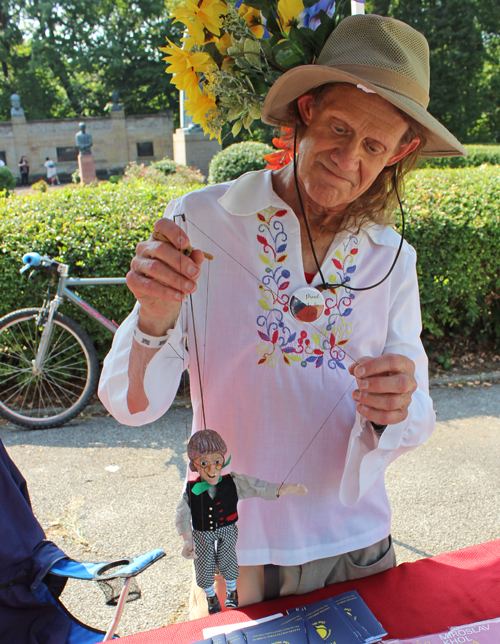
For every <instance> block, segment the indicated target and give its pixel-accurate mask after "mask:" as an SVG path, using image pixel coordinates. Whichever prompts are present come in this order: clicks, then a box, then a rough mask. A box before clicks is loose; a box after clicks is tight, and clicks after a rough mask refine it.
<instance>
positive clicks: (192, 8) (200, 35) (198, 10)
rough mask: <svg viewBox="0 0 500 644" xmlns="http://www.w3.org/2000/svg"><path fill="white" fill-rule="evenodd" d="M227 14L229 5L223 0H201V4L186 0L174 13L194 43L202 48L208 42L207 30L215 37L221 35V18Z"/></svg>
mask: <svg viewBox="0 0 500 644" xmlns="http://www.w3.org/2000/svg"><path fill="white" fill-rule="evenodd" d="M226 13H227V5H226V3H225V2H223V1H222V0H201V2H199V3H198V2H194V1H193V0H184V2H183V4H182V5H181V6H179V7H178V8H177V9H176V10H175V11H174V12H173V15H174V17H175V18H176V21H177V22H182V23H184V24H185V25H186V27H187V29H188V31H189V35H190V36H191V38H192V39H193V41H194V42H195V43H196V44H197V45H199V46H201V45H203V44H204V43H205V41H206V38H205V30H206V31H208V32H210V33H212V34H214V35H215V36H219V35H220V30H221V27H222V20H221V18H220V17H221V16H225V15H226Z"/></svg>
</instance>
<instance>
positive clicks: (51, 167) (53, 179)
mask: <svg viewBox="0 0 500 644" xmlns="http://www.w3.org/2000/svg"><path fill="white" fill-rule="evenodd" d="M43 165H44V166H45V167H46V168H47V181H48V182H49V184H50V185H51V186H55V185H59V184H60V183H61V182H60V181H59V177H58V176H57V170H56V166H55V163H54V162H53V161H52V159H50V158H49V157H45V163H44V164H43Z"/></svg>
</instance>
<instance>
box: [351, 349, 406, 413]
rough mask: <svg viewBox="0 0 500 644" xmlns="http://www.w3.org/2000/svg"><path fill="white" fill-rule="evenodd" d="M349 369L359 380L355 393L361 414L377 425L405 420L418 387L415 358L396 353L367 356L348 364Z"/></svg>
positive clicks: (357, 406) (354, 397)
mask: <svg viewBox="0 0 500 644" xmlns="http://www.w3.org/2000/svg"><path fill="white" fill-rule="evenodd" d="M349 373H350V374H351V375H353V376H354V377H355V378H356V381H357V384H358V389H356V390H355V391H353V393H352V397H353V399H354V400H355V401H356V402H357V403H358V404H357V405H356V409H357V410H358V412H359V413H360V414H361V416H363V417H364V418H366V419H367V420H370V421H373V422H374V423H376V424H377V425H395V424H396V423H400V422H401V421H403V420H405V418H406V417H407V416H408V407H409V406H410V403H411V396H412V394H413V392H414V391H415V389H416V388H417V381H416V380H415V377H414V374H415V363H414V362H413V360H410V359H409V358H407V357H406V356H400V355H396V354H394V353H386V354H385V355H383V356H380V357H379V358H370V357H366V356H365V357H363V358H360V359H359V360H358V361H357V363H354V364H351V365H350V366H349Z"/></svg>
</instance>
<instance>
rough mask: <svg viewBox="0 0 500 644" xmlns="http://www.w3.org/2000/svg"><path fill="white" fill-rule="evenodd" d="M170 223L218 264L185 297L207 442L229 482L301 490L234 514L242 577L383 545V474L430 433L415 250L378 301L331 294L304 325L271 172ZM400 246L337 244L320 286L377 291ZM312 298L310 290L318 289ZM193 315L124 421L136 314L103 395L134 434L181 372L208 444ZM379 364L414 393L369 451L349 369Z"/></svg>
mask: <svg viewBox="0 0 500 644" xmlns="http://www.w3.org/2000/svg"><path fill="white" fill-rule="evenodd" d="M180 214H183V215H184V218H185V221H183V220H182V219H183V218H182V217H178V216H177V215H180ZM166 216H168V217H174V218H175V221H176V223H178V224H179V225H181V226H182V227H183V228H184V230H186V232H187V234H188V236H189V238H190V241H191V244H192V246H193V247H194V248H201V249H202V250H204V251H206V252H209V253H212V254H213V255H214V260H213V261H212V262H208V261H205V262H204V264H203V267H202V274H201V276H200V278H199V280H198V288H197V291H196V293H195V294H194V295H193V306H194V318H195V324H196V336H197V337H196V339H197V342H198V359H199V364H200V372H201V381H202V387H203V396H204V406H205V416H206V426H207V428H208V429H215V430H217V431H218V432H219V433H220V434H221V435H222V437H223V438H224V440H225V441H226V443H227V446H228V453H230V454H232V466H233V467H234V468H235V469H236V470H237V471H240V472H241V471H242V472H245V473H247V474H248V475H250V476H255V477H259V478H261V479H265V480H268V481H285V480H286V481H287V482H296V483H302V484H304V485H305V486H306V487H307V488H308V490H309V492H308V494H307V495H306V496H303V497H298V496H293V497H289V498H287V499H286V501H287V502H286V503H279V504H276V503H272V504H269V503H265V502H264V501H262V500H260V499H249V500H248V501H245V503H244V504H242V506H241V511H240V518H239V523H238V526H239V534H240V536H239V539H238V548H237V549H238V558H239V561H240V564H241V565H255V564H265V563H274V564H278V565H298V564H302V563H305V562H307V561H312V560H314V559H321V558H324V557H330V556H334V555H337V554H341V553H345V552H350V551H352V550H356V549H358V548H362V547H365V546H368V545H371V544H373V543H376V542H377V541H379V540H381V539H383V538H385V537H386V536H387V535H388V534H389V532H390V529H391V528H390V516H391V511H390V505H389V499H388V497H387V494H386V491H385V486H384V472H385V469H386V468H387V466H388V465H389V464H390V463H391V462H392V461H394V459H396V458H397V457H398V456H400V455H401V454H403V453H405V452H406V451H408V450H410V449H412V448H414V447H416V446H418V445H419V444H420V443H422V442H423V441H424V440H425V439H426V438H427V437H428V436H429V435H430V433H431V432H432V430H433V428H434V421H435V415H434V412H433V408H432V401H431V399H430V397H429V394H428V376H427V358H426V355H425V352H424V350H423V347H422V344H421V342H420V331H421V318H420V306H419V295H418V285H417V276H416V267H415V263H416V257H415V251H414V250H413V248H412V247H411V246H409V244H407V243H406V242H405V243H404V245H403V249H402V252H401V256H400V258H399V259H398V261H397V263H396V266H395V268H394V270H393V272H392V273H391V275H390V276H389V277H388V279H387V280H386V281H385V282H383V283H382V284H381V285H380V286H378V287H376V288H374V289H372V290H369V291H364V292H353V291H350V292H349V291H348V290H347V289H346V288H341V289H337V290H336V292H329V293H326V294H325V298H326V308H325V312H324V314H323V316H322V317H321V318H320V319H318V320H317V321H316V322H314V323H312V324H303V323H301V322H298V321H297V320H295V319H294V318H292V317H291V315H290V313H289V311H288V307H289V302H290V298H291V296H292V294H293V293H294V291H296V290H297V289H298V288H299V287H302V286H305V284H306V283H305V278H304V268H303V263H302V251H301V240H300V227H299V221H298V219H297V217H296V216H295V214H294V213H293V212H292V211H291V209H290V208H289V207H288V206H287V204H286V203H285V202H283V201H282V200H281V199H280V198H279V197H278V196H277V195H276V193H275V192H274V191H273V187H272V179H271V172H269V171H261V172H255V173H248V174H246V175H244V176H242V177H240V178H239V179H238V180H237V181H235V182H232V183H229V184H227V183H226V184H220V185H215V186H209V187H207V188H204V189H202V190H199V191H196V192H193V193H190V194H188V195H185V196H184V197H182V198H180V199H178V200H176V201H173V202H172V203H171V204H169V206H168V207H167V211H166ZM399 242H400V237H399V235H398V234H397V233H396V232H395V231H394V230H393V229H392V228H390V227H383V226H376V225H370V226H368V227H365V228H363V229H362V230H361V232H360V233H359V234H357V235H354V234H352V233H348V232H345V233H342V234H340V235H337V237H336V238H335V240H334V242H333V244H332V246H331V248H330V249H329V251H328V253H327V255H326V257H325V260H324V262H323V265H322V271H323V274H324V275H325V278H326V279H327V280H328V281H329V282H337V283H339V282H342V281H344V280H345V279H346V278H349V279H350V281H351V283H352V285H353V286H357V287H361V286H368V285H371V284H374V283H376V282H377V281H378V280H380V279H382V278H383V277H384V276H385V275H386V273H387V271H388V270H389V268H390V266H391V264H392V262H393V260H394V257H395V254H396V251H397V248H398V246H399ZM319 283H320V278H319V275H316V276H315V278H314V280H313V285H317V284H319ZM188 304H189V300H188V299H186V301H185V303H184V305H183V309H182V313H181V315H180V317H179V320H178V322H177V325H176V327H175V328H174V329H173V330H172V331H171V332H170V333H169V340H168V342H167V343H166V344H165V345H164V346H163V347H162V348H161V349H160V350H159V351H158V352H157V353H156V355H155V356H154V358H153V359H152V360H151V362H150V364H149V366H148V368H147V371H146V375H145V391H146V395H147V397H148V400H149V407H148V408H147V409H146V410H145V411H143V412H140V413H137V414H134V415H131V414H130V412H129V411H128V407H127V402H126V398H127V389H128V375H127V370H128V360H129V353H130V348H131V346H132V342H133V341H134V340H133V330H134V326H135V324H136V320H137V315H138V305H136V308H135V309H134V310H133V311H132V313H131V314H130V316H129V317H128V318H127V319H126V320H125V321H124V322H123V324H122V325H121V326H120V328H119V329H118V331H117V332H116V335H115V338H114V342H113V347H112V349H111V351H110V353H109V355H108V356H107V358H106V360H105V363H104V367H103V371H102V376H101V382H100V390H99V395H100V397H101V400H102V401H103V403H104V404H105V406H106V407H107V409H108V410H109V411H110V413H111V414H113V416H114V417H115V418H116V419H117V420H118V421H119V422H121V423H124V424H127V425H137V426H139V425H143V424H145V423H148V422H151V421H153V420H155V419H157V418H159V417H160V416H162V415H163V414H164V413H165V412H166V411H167V409H168V408H169V406H170V404H171V403H172V400H173V399H174V397H175V394H176V391H177V387H178V383H179V379H180V376H181V373H182V370H183V369H184V368H186V367H187V366H188V365H189V368H190V381H191V396H192V402H193V413H194V418H193V430H194V431H196V430H199V429H202V428H203V415H202V406H201V398H200V387H199V384H198V372H197V360H196V354H195V349H194V347H195V338H194V336H193V324H192V318H191V313H190V309H189V308H188ZM186 337H187V342H188V347H189V352H188V350H187V349H186V348H185V338H186ZM383 353H396V354H402V355H406V356H407V357H409V358H410V359H412V360H413V361H414V362H415V365H416V379H417V382H418V389H417V391H415V393H414V394H413V397H412V403H411V405H410V407H409V414H408V417H407V419H406V420H405V421H404V422H401V423H399V424H397V425H391V426H388V427H387V429H386V430H385V432H384V433H383V435H382V437H381V438H380V439H379V438H378V437H377V436H376V434H375V432H374V431H373V429H372V427H371V424H370V423H368V422H367V421H366V420H364V419H363V418H361V417H360V416H359V414H358V413H357V412H356V405H355V402H354V401H353V399H352V397H351V393H352V391H353V390H354V389H355V388H356V382H355V379H354V378H353V377H352V376H351V375H350V374H349V372H348V369H347V367H348V365H349V364H350V363H351V362H352V361H353V360H355V359H358V358H360V357H362V356H380V355H382V354H383Z"/></svg>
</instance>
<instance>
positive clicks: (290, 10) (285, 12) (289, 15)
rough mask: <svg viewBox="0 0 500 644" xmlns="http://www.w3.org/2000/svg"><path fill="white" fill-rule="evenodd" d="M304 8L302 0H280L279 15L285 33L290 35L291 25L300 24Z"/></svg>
mask: <svg viewBox="0 0 500 644" xmlns="http://www.w3.org/2000/svg"><path fill="white" fill-rule="evenodd" d="M303 10H304V3H303V2H302V0H278V15H279V18H280V21H281V26H282V30H283V32H284V33H285V34H287V35H288V33H289V32H290V27H293V26H295V27H296V26H298V24H299V21H298V16H299V14H300V13H301V11H303Z"/></svg>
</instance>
